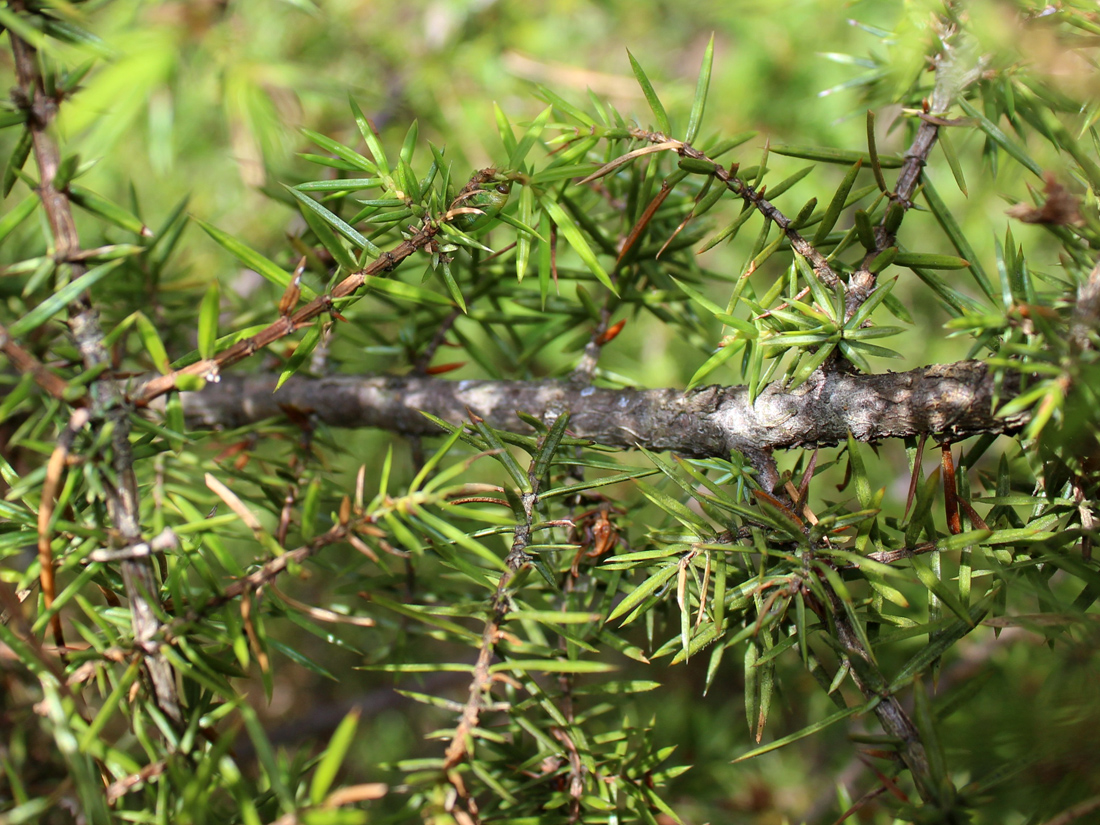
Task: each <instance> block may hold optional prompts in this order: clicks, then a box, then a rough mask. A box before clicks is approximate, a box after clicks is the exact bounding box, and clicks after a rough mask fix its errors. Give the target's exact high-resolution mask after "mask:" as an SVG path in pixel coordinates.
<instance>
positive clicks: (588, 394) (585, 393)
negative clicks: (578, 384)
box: [581, 387, 596, 398]
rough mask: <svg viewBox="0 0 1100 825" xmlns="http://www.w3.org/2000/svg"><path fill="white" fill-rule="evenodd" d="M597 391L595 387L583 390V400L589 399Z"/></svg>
mask: <svg viewBox="0 0 1100 825" xmlns="http://www.w3.org/2000/svg"><path fill="white" fill-rule="evenodd" d="M595 391H596V388H595V387H585V388H584V389H583V390H581V398H587V397H588V396H590V395H591V394H592V393H594V392H595Z"/></svg>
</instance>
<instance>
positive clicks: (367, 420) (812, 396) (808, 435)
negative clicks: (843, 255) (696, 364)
mask: <svg viewBox="0 0 1100 825" xmlns="http://www.w3.org/2000/svg"><path fill="white" fill-rule="evenodd" d="M276 380H277V377H276V376H274V375H251V376H226V377H224V378H223V379H222V381H221V382H220V383H219V384H211V385H208V386H207V387H206V389H204V390H203V391H202V392H198V393H184V394H183V396H182V397H183V405H184V411H185V414H186V415H187V417H188V418H189V419H190V421H191V423H192V424H193V425H195V426H205V427H224V428H233V427H240V426H243V425H246V424H249V423H252V422H256V421H261V420H264V419H268V418H278V417H282V416H283V415H284V409H286V408H294V409H295V410H297V411H299V412H303V413H306V414H310V415H313V416H315V417H316V419H317V420H318V421H319V422H323V423H325V424H328V425H330V426H333V427H378V428H381V429H387V430H393V431H396V432H400V433H405V434H408V435H431V434H438V432H439V430H438V428H437V427H436V425H435V424H433V423H432V422H431V421H430V420H428V419H427V418H425V417H424V416H423V415H421V411H423V412H428V413H431V414H432V415H435V416H438V417H439V418H442V419H444V420H446V421H450V422H452V423H455V424H458V425H461V424H462V423H463V422H465V421H468V420H469V414H470V412H471V411H472V412H474V413H476V414H477V415H479V416H481V417H482V418H483V419H485V421H486V423H487V424H489V425H490V426H492V427H496V428H500V429H506V430H511V431H514V432H525V431H527V429H528V428H527V425H526V424H524V423H523V422H522V421H521V420H520V419H519V417H518V416H517V415H516V413H517V411H519V412H526V413H530V414H533V415H536V416H538V415H541V413H542V411H544V410H547V409H560V410H568V411H569V412H570V414H571V419H570V424H569V429H570V432H571V433H573V434H574V435H576V436H577V437H580V438H590V439H592V440H593V441H595V442H598V443H600V444H605V445H608V446H613V447H627V448H631V447H636V446H642V447H646V448H647V449H653V450H670V451H673V452H676V453H679V454H681V455H686V456H695V457H708V456H728V455H729V453H730V451H731V450H738V451H741V452H750V453H751V452H759V451H763V450H774V449H787V448H792V447H811V446H815V445H827V444H836V443H838V442H841V441H843V440H845V439H847V437H848V433H849V432H850V433H851V434H852V435H853V436H854V437H855V438H856V439H858V440H860V441H879V440H882V439H887V438H903V437H908V436H913V435H919V434H927V435H931V436H934V437H938V438H943V439H949V440H951V441H957V440H959V439H962V438H966V437H968V436H972V435H977V434H980V433H1001V432H1013V431H1015V430H1017V429H1019V428H1020V427H1021V426H1023V425H1024V424H1025V423H1026V420H1027V419H1026V414H1021V415H1017V416H1010V417H1006V418H998V417H997V416H996V415H995V414H994V397H995V390H994V381H993V376H992V374H991V373H990V371H989V370H988V368H987V367H986V366H985V365H984V364H981V363H979V362H977V361H963V362H959V363H956V364H945V365H938V366H931V367H924V368H921V369H916V370H911V371H909V372H902V373H886V374H882V375H850V374H840V373H828V374H823V373H818V374H815V375H813V376H811V378H810V379H809V380H807V381H806V383H804V384H803V385H802V386H800V387H799V388H798V389H796V390H794V391H793V392H787V391H786V390H784V389H783V388H782V387H781V386H779V385H771V386H769V387H767V388H765V389H764V391H763V392H761V393H760V395H759V396H758V397H757V399H756V401H755V402H751V401H750V399H749V392H748V389H747V388H745V387H719V386H711V387H704V388H701V389H697V390H692V391H689V392H683V391H681V390H676V389H655V390H614V389H604V388H598V387H582V386H577V385H574V384H571V383H566V382H556V381H544V382H523V381H445V380H442V379H438V378H428V377H419V376H408V377H403V378H395V377H360V376H347V375H345V376H333V377H329V378H319V379H309V378H298V377H295V378H291V379H290V380H289V381H287V383H286V384H284V385H283V386H282V387H281V388H280V389H279V391H278V392H277V393H276V392H274V388H275V383H276ZM1013 380H1015V379H1014V378H1012V377H1009V378H1008V379H1007V381H1006V385H1005V386H1002V387H1001V388H1000V392H1001V393H1002V394H1003V396H1005V397H1010V396H1011V395H1012V394H1013V393H1014V387H1013V386H1012V384H1011V382H1012V381H1013Z"/></svg>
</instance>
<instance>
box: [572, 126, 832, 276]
mask: <svg viewBox="0 0 1100 825" xmlns="http://www.w3.org/2000/svg"><path fill="white" fill-rule="evenodd" d="M630 134H631V137H633V138H636V139H638V140H644V141H647V142H649V143H655V144H662V145H663V148H667V149H668V150H669V151H675V152H676V154H678V155H679V156H680V157H682V158H691V159H692V160H697V161H702V162H704V163H709V164H713V165H714V171H713V172H711V174H712V175H713V176H714V178H715V179H716V180H718V181H719V182H721V183H722V184H724V185H725V186H726V188H727V189H729V190H730V191H731V192H733V193H734V194H735V195H737V196H738V197H740V198H742V199H743V200H744V201H745V202H746V203H748V204H750V205H752V207H753V208H755V209H756V210H757V211H758V212H760V214H761V215H763V216H764V217H765V218H767V219H768V220H770V221H771V222H772V223H774V224H775V225H776V226H778V227H779V229H780V231H782V232H783V234H784V235H786V237H787V240H788V242H789V243H790V245H791V248H792V249H793V250H794V251H795V252H797V253H798V254H799V255H801V256H802V257H803V258H805V259H806V261H807V263H809V265H810V267H811V268H812V269H813V271H814V273H815V274H816V275H817V277H818V279H819V280H820V281H821V282H822V283H823V284H825V285H826V286H829V287H833V286H836V284H837V283H839V281H840V279H839V278H838V277H837V274H836V272H835V271H833V268H832V266H831V265H830V264H829V262H828V260H826V258H825V256H824V255H822V254H821V252H819V251H818V250H817V247H815V246H814V245H813V244H811V243H810V242H809V241H808V240H806V239H805V238H804V237H803V236H802V234H801V233H800V232H799V231H798V230H797V229H796V228H795V227H794V225H793V221H792V220H791V219H790V218H788V217H787V216H786V215H785V214H783V212H782V211H781V210H780V209H779V208H778V207H777V206H775V204H773V203H771V202H770V201H768V200H766V199H765V198H764V195H763V192H762V191H759V190H757V189H756V188H755V187H753V186H752V185H751V184H749V183H748V182H746V181H744V180H741V178H739V177H737V176H736V175H735V174H731V173H730V171H729V170H727V169H724V168H723V167H722V166H721V164H719V163H718V162H717V161H714V160H711V159H710V158H708V157H707V156H706V154H705V153H703V152H700V151H699V150H698V149H696V148H695V147H693V146H691V145H690V144H687V143H684V142H683V141H679V140H675V139H672V138H669V137H668V136H667V135H664V134H661V133H660V132H650V131H646V130H644V129H632V130H631V132H630ZM612 163H614V161H612ZM608 165H610V164H608ZM605 169H607V166H605V167H603V168H601V169H600V170H599V172H596V173H593V175H589V177H588V179H592V178H593V177H595V176H597V175H599V174H601V173H603V172H604V170H605Z"/></svg>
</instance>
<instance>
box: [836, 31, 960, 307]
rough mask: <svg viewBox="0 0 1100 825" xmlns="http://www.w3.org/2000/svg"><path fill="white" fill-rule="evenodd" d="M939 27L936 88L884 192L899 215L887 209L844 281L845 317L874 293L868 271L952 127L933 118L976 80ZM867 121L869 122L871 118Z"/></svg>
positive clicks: (891, 241) (892, 239)
mask: <svg viewBox="0 0 1100 825" xmlns="http://www.w3.org/2000/svg"><path fill="white" fill-rule="evenodd" d="M941 25H942V26H944V27H945V28H944V30H943V31H941V32H939V38H940V43H941V50H940V52H939V54H938V55H937V56H936V58H935V64H936V85H935V87H934V88H933V90H932V96H931V98H930V99H929V100H928V101H927V105H928V112H927V113H924V114H923V115H922V116H921V118H920V120H921V123H920V126H919V127H917V134H916V136H915V137H914V138H913V142H912V143H911V144H910V146H909V151H907V152H906V153H905V162H904V163H903V164H902V167H901V170H900V171H899V172H898V178H897V185H896V186H895V188H894V191H893V192H892V193H890V192H887V195H889V198H890V204H891V207H895V206H896V208H897V209H900V210H902V212H901V215H892V214H891V211H892V210H891V208H887V210H886V212H885V214H884V215H883V217H882V220H881V221H880V222H879V225H878V226H877V227H876V228H875V248H874V249H870V250H868V251H867V254H866V255H864V257H863V261H862V262H861V263H860V265H859V267H858V268H857V269H856V271H855V272H853V273H852V274H851V276H850V277H849V279H848V293H847V296H846V297H845V309H844V312H845V318H851V317H852V316H854V315H855V314H856V312H858V311H859V308H860V307H861V306H862V305H863V303H864V302H865V301H866V300H867V299H868V298H870V297H871V293H872V292H874V289H875V284H876V281H877V277H878V276H877V273H874V272H872V271H871V269H870V267H871V264H872V263H873V262H874V260H875V258H877V257H878V256H879V255H880V254H881V253H882V252H884V251H885V250H887V249H889V248H890V247H892V246H894V245H895V244H896V243H897V233H898V228H899V227H900V225H901V220H902V218H903V217H904V215H905V213H907V212H908V211H909V210H910V209H912V208H913V197H914V195H915V194H916V192H917V187H918V186H919V185H920V180H921V175H922V173H923V171H924V167H925V164H926V163H927V162H928V156H929V155H930V154H931V153H932V147H933V146H935V145H936V139H937V138H938V137H939V131H940V129H941V128H942V127H944V126H950V125H953V122H952V121H945V120H943V119H942V118H939V117H936V115H938V114H942V113H944V112H946V111H947V110H948V109H949V108H950V107H951V103H952V102H953V101H954V99H955V97H956V96H957V95H958V94H959V93H960V92H961V91H962V90H963V89H964V88H966V86H967V85H969V84H970V83H972V82H974V81H975V80H976V79H977V78H978V73H977V72H967V73H965V74H960V72H959V67H958V65H957V63H956V58H955V52H956V51H957V50H958V49H959V46H958V45H957V44H955V43H952V42H951V41H952V38H954V37H956V36H957V32H956V31H955V30H954V29H953V28H952V27H951V26H950V25H949V24H947V23H946V22H943V21H941ZM871 122H872V123H873V119H872V121H871ZM875 171H876V177H879V178H880V179H881V172H880V171H879V170H877V169H876V170H875Z"/></svg>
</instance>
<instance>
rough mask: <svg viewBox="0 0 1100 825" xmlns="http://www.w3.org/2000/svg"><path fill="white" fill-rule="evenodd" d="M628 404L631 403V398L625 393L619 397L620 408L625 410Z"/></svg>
mask: <svg viewBox="0 0 1100 825" xmlns="http://www.w3.org/2000/svg"><path fill="white" fill-rule="evenodd" d="M628 404H630V399H629V398H627V397H626V396H625V395H624V396H621V397H620V398H619V409H621V410H625V409H626V408H627V405H628Z"/></svg>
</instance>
